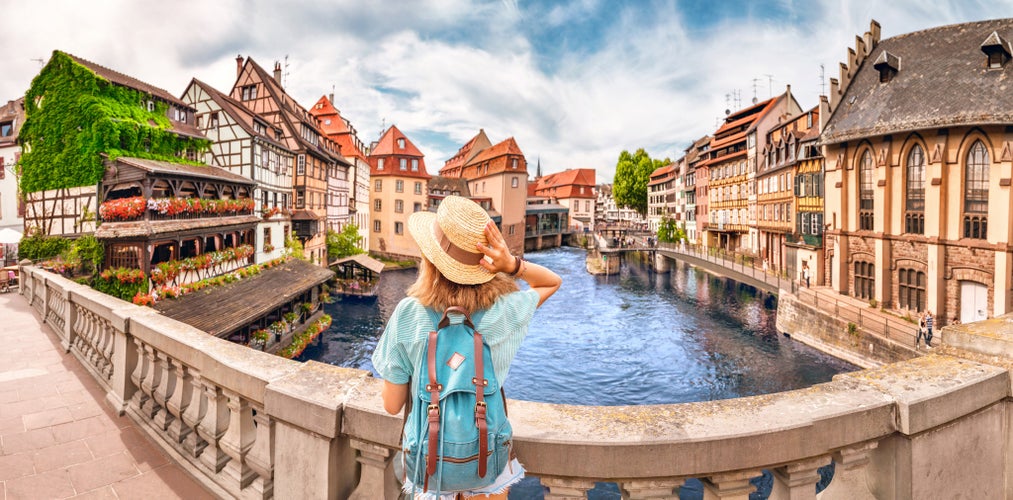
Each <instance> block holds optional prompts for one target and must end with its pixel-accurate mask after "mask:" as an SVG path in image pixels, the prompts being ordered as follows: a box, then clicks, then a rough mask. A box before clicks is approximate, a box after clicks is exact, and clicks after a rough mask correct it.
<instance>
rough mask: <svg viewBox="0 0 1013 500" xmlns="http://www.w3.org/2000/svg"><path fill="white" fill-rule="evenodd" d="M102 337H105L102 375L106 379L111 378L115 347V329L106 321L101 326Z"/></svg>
mask: <svg viewBox="0 0 1013 500" xmlns="http://www.w3.org/2000/svg"><path fill="white" fill-rule="evenodd" d="M102 335H103V336H104V337H105V346H104V347H103V350H102V352H103V354H104V358H105V366H104V367H103V371H102V372H103V373H105V375H106V378H112V376H113V351H114V349H115V345H116V333H115V329H114V328H113V326H112V325H111V324H109V322H108V321H106V322H105V323H104V324H103V328H102Z"/></svg>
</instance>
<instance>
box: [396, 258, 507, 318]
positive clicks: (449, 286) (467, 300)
mask: <svg viewBox="0 0 1013 500" xmlns="http://www.w3.org/2000/svg"><path fill="white" fill-rule="evenodd" d="M517 290H519V288H517V283H514V280H512V279H510V278H508V277H506V276H504V275H502V274H497V275H496V276H495V277H494V278H493V279H492V280H491V281H489V282H488V283H481V284H478V285H462V284H459V283H454V282H453V281H450V280H448V279H447V278H446V277H445V276H443V274H442V273H440V270H439V269H437V268H436V266H435V265H433V263H432V262H429V260H428V259H426V258H425V257H422V262H421V265H420V266H419V277H418V279H417V280H415V283H413V284H412V286H410V287H409V288H408V296H409V297H415V298H416V299H418V301H419V302H420V303H422V305H424V306H426V307H431V308H433V309H436V310H437V311H442V310H444V309H446V308H448V307H450V306H459V307H463V308H464V309H465V310H466V311H468V312H469V313H472V312H475V311H480V310H483V309H488V308H490V307H492V305H493V303H495V302H496V299H498V298H499V297H500V296H502V295H506V294H508V293H510V292H516V291H517Z"/></svg>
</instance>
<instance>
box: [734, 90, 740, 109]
mask: <svg viewBox="0 0 1013 500" xmlns="http://www.w3.org/2000/svg"><path fill="white" fill-rule="evenodd" d="M732 95H734V96H735V109H739V108H741V107H742V91H741V90H739V89H735V90H733V91H732Z"/></svg>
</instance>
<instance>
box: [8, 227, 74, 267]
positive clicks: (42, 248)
mask: <svg viewBox="0 0 1013 500" xmlns="http://www.w3.org/2000/svg"><path fill="white" fill-rule="evenodd" d="M71 243H72V240H69V239H66V238H61V237H59V236H45V235H43V234H33V235H31V236H26V237H23V238H21V242H20V243H19V245H18V257H19V258H21V259H28V260H32V261H37V260H43V259H49V258H52V257H56V256H57V255H60V254H61V253H63V252H65V251H67V250H70V246H71Z"/></svg>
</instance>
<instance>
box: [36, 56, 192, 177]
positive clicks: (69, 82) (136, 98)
mask: <svg viewBox="0 0 1013 500" xmlns="http://www.w3.org/2000/svg"><path fill="white" fill-rule="evenodd" d="M149 100H153V99H152V97H151V96H149V95H147V94H145V93H143V92H140V91H137V90H134V89H129V88H126V87H122V86H119V85H115V84H113V83H111V82H109V81H108V80H106V79H105V78H102V77H101V76H99V75H97V74H95V72H93V71H92V70H90V69H88V68H87V67H85V66H83V65H81V64H79V63H77V62H76V61H74V59H73V58H71V57H70V56H69V55H67V54H65V53H63V52H60V51H58V50H57V51H53V56H52V58H51V59H50V60H49V63H48V64H46V67H44V68H43V69H42V71H41V72H39V74H38V75H37V76H36V77H35V79H33V80H32V85H31V88H29V89H28V93H27V94H26V95H25V115H26V118H25V124H24V126H23V127H22V128H21V132H20V135H19V141H20V142H21V143H22V144H23V145H24V146H25V148H24V149H25V151H24V154H22V156H21V161H20V162H19V164H18V168H19V169H20V172H21V176H22V177H21V190H22V191H23V192H25V193H32V192H36V191H43V190H48V189H61V188H69V187H76V186H92V185H95V184H98V182H99V181H100V180H101V179H102V176H103V174H104V172H105V166H104V165H103V164H102V157H101V156H100V155H101V154H102V153H106V154H107V155H109V157H110V159H115V158H117V157H120V156H132V157H139V158H146V159H152V160H160V161H169V162H174V163H192V164H197V165H200V163H193V162H190V161H187V160H186V159H185V158H183V157H180V156H179V154H180V153H181V152H185V151H186V150H195V151H198V152H200V151H206V150H207V149H209V148H210V145H211V142H210V141H208V140H207V139H195V138H187V137H180V136H179V135H177V134H175V133H174V132H173V131H172V124H171V122H170V121H169V119H168V117H167V116H166V111H167V104H166V103H164V102H161V101H158V100H154V101H155V106H154V110H153V111H148V108H147V102H148V101H149Z"/></svg>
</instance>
